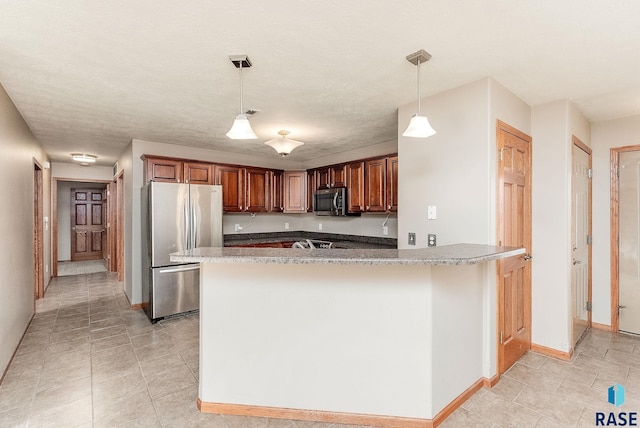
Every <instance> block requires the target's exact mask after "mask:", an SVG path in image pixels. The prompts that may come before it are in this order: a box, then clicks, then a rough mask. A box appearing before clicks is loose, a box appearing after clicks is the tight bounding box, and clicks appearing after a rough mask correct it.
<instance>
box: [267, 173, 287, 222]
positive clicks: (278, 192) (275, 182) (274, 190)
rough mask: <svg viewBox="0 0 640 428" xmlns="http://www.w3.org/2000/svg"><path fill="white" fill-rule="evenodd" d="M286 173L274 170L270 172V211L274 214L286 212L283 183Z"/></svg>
mask: <svg viewBox="0 0 640 428" xmlns="http://www.w3.org/2000/svg"><path fill="white" fill-rule="evenodd" d="M283 174H284V171H280V170H272V171H269V181H270V185H271V192H270V195H269V201H270V203H271V204H270V209H269V211H270V212H272V213H281V212H282V211H283V210H284V183H283Z"/></svg>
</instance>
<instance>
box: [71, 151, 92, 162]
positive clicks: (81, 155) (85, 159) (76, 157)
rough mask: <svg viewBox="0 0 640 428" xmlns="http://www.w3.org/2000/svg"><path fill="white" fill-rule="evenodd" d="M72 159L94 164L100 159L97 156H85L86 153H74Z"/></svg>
mask: <svg viewBox="0 0 640 428" xmlns="http://www.w3.org/2000/svg"><path fill="white" fill-rule="evenodd" d="M71 159H73V160H74V161H76V162H82V163H94V162H95V161H96V159H98V156H96V155H87V154H84V153H72V154H71Z"/></svg>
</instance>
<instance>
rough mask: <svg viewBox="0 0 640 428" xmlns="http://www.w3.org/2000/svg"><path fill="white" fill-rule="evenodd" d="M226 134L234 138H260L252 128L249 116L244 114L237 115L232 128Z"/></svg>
mask: <svg viewBox="0 0 640 428" xmlns="http://www.w3.org/2000/svg"><path fill="white" fill-rule="evenodd" d="M226 135H227V137H229V138H231V139H232V140H255V139H256V138H258V136H257V135H256V134H255V133H254V132H253V129H251V124H250V123H249V118H248V117H247V116H246V115H244V114H239V115H237V116H236V119H235V120H234V121H233V125H232V126H231V129H230V130H229V132H227V134H226Z"/></svg>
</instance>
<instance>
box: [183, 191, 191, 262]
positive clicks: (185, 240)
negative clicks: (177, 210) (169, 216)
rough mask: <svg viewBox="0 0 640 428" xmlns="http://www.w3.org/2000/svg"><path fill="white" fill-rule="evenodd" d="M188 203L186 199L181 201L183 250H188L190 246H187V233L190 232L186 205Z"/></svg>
mask: <svg viewBox="0 0 640 428" xmlns="http://www.w3.org/2000/svg"><path fill="white" fill-rule="evenodd" d="M188 203H189V202H188V201H186V200H185V201H184V202H183V203H182V214H183V217H184V230H183V232H184V235H183V236H184V249H185V250H188V249H189V248H190V246H189V233H190V232H189V230H190V228H189V206H188Z"/></svg>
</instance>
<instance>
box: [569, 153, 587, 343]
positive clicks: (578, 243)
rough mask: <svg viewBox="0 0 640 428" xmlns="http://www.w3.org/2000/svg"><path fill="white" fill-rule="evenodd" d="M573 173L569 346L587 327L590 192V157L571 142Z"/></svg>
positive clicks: (578, 338) (575, 341) (577, 339)
mask: <svg viewBox="0 0 640 428" xmlns="http://www.w3.org/2000/svg"><path fill="white" fill-rule="evenodd" d="M572 164H573V168H572V169H573V174H572V178H571V195H572V197H571V202H572V204H571V218H572V224H571V226H572V227H571V242H572V246H573V248H572V259H573V260H572V262H573V266H572V268H571V301H572V315H573V316H572V318H573V345H574V346H575V345H576V343H578V341H579V340H580V338H581V337H582V335H583V334H584V332H585V330H586V329H587V327H589V321H590V319H589V310H588V302H589V295H590V293H589V286H590V267H591V262H590V259H591V257H590V248H589V243H588V238H587V237H588V235H589V234H590V233H591V232H590V230H589V229H590V223H591V222H590V219H589V215H590V209H589V207H590V205H591V192H590V183H589V180H590V178H589V169H590V168H591V156H590V154H589V153H587V152H586V151H585V150H584V149H582V148H580V147H579V146H578V145H576V144H574V145H573V156H572Z"/></svg>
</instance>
